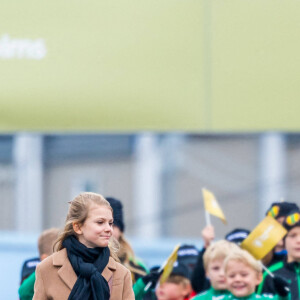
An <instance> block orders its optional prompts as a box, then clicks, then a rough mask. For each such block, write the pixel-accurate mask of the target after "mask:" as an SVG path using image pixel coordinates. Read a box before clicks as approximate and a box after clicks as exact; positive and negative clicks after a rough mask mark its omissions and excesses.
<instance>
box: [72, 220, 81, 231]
mask: <svg viewBox="0 0 300 300" xmlns="http://www.w3.org/2000/svg"><path fill="white" fill-rule="evenodd" d="M72 225H73V230H74V231H75V233H77V234H81V233H82V231H81V229H80V225H79V223H77V222H74V223H73V224H72Z"/></svg>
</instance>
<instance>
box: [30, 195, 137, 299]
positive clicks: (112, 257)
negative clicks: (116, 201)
mask: <svg viewBox="0 0 300 300" xmlns="http://www.w3.org/2000/svg"><path fill="white" fill-rule="evenodd" d="M112 231H113V210H112V208H111V206H110V204H109V203H108V201H106V200H105V199H104V197H103V196H101V195H99V194H95V193H87V192H86V193H81V194H80V195H78V196H77V197H75V198H74V199H73V201H71V202H70V207H69V211H68V214H67V218H66V223H65V227H64V230H63V232H62V234H61V235H60V237H59V238H58V240H57V243H56V246H57V252H55V253H54V254H52V255H51V256H49V257H47V258H46V259H44V260H43V261H42V262H41V263H40V264H39V265H38V266H37V268H36V281H35V286H34V296H33V299H34V300H42V299H43V300H47V299H49V300H50V299H65V300H67V299H69V300H75V299H93V300H134V294H133V290H132V281H131V276H130V272H129V270H127V269H126V268H125V267H124V266H122V265H121V264H120V263H118V262H117V261H118V258H117V255H116V251H115V249H114V247H112V245H111V237H112ZM116 260H117V261H116Z"/></svg>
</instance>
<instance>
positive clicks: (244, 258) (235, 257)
mask: <svg viewBox="0 0 300 300" xmlns="http://www.w3.org/2000/svg"><path fill="white" fill-rule="evenodd" d="M230 261H238V262H242V263H244V264H245V265H247V266H249V267H250V268H251V269H253V270H254V271H256V272H257V273H261V272H262V264H261V262H260V261H259V260H256V259H255V258H254V257H253V256H252V255H251V254H250V253H249V252H248V251H246V250H243V249H240V248H238V249H236V250H234V251H233V252H231V253H230V254H229V255H228V256H227V257H226V258H225V261H224V270H225V273H226V270H227V267H228V263H229V262H230Z"/></svg>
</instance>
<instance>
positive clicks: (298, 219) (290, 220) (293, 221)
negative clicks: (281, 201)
mask: <svg viewBox="0 0 300 300" xmlns="http://www.w3.org/2000/svg"><path fill="white" fill-rule="evenodd" d="M282 225H283V227H284V228H285V229H286V230H287V231H289V230H291V229H292V228H294V227H296V226H300V210H299V209H297V210H295V211H293V212H291V213H290V214H289V215H288V216H286V218H285V219H284V221H283V224H282Z"/></svg>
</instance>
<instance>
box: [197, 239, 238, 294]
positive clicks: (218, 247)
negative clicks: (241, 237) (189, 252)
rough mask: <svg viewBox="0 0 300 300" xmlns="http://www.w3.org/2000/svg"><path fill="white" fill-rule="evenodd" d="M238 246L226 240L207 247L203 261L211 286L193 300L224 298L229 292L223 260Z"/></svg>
mask: <svg viewBox="0 0 300 300" xmlns="http://www.w3.org/2000/svg"><path fill="white" fill-rule="evenodd" d="M236 248H237V249H238V246H237V245H236V244H234V243H231V242H228V241H225V240H221V241H218V242H216V243H214V244H211V245H210V246H209V247H208V248H207V250H206V251H205V253H204V255H203V262H204V269H205V272H206V276H207V277H208V278H209V279H210V284H211V287H210V289H209V290H207V291H206V292H203V293H201V294H199V295H197V296H196V297H194V298H193V300H205V299H222V297H224V295H225V294H227V291H226V288H227V286H226V281H225V274H224V269H223V262H224V259H225V258H226V257H227V256H228V255H229V254H230V252H232V251H233V250H234V249H236ZM220 297H221V298H220Z"/></svg>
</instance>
